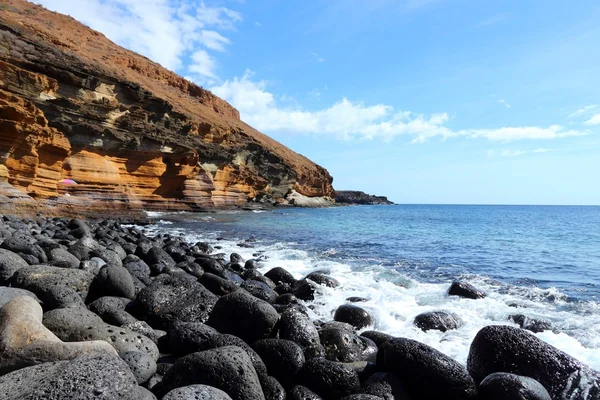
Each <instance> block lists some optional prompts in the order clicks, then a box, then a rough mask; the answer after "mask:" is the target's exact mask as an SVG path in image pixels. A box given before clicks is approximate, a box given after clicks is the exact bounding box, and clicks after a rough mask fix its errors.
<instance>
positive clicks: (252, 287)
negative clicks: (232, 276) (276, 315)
mask: <svg viewBox="0 0 600 400" xmlns="http://www.w3.org/2000/svg"><path fill="white" fill-rule="evenodd" d="M241 288H242V289H245V290H247V291H248V292H249V293H250V294H251V295H252V296H254V297H256V298H258V299H261V300H264V301H266V302H268V303H271V304H273V303H275V300H276V299H277V292H275V291H274V290H272V289H271V288H270V287H269V285H267V284H266V283H263V282H259V281H255V280H247V281H244V282H243V283H242V285H241Z"/></svg>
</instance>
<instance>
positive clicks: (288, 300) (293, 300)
mask: <svg viewBox="0 0 600 400" xmlns="http://www.w3.org/2000/svg"><path fill="white" fill-rule="evenodd" d="M275 303H276V304H282V305H285V304H299V303H300V301H299V300H298V298H297V297H296V296H294V295H293V294H291V293H285V294H281V295H279V296H277V298H276V299H275Z"/></svg>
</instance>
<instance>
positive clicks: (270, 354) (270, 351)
mask: <svg viewBox="0 0 600 400" xmlns="http://www.w3.org/2000/svg"><path fill="white" fill-rule="evenodd" d="M252 348H253V349H254V350H255V351H256V352H257V353H258V355H259V356H260V358H261V359H262V361H263V362H264V363H265V365H266V367H267V372H268V373H269V375H272V376H274V377H275V378H276V379H277V380H278V381H279V382H280V383H281V384H282V385H283V387H285V388H291V387H292V386H293V385H294V383H295V382H296V375H297V374H298V372H299V371H300V370H301V369H302V367H303V366H304V363H305V358H304V351H303V350H302V348H301V347H300V346H298V345H297V344H296V343H295V342H292V341H291V340H285V339H262V340H258V341H256V342H254V343H253V344H252Z"/></svg>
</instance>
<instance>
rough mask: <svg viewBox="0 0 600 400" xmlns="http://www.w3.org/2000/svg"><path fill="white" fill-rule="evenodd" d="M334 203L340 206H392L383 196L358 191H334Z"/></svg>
mask: <svg viewBox="0 0 600 400" xmlns="http://www.w3.org/2000/svg"><path fill="white" fill-rule="evenodd" d="M334 196H335V202H336V203H337V204H340V205H349V204H361V205H366V204H371V205H376V204H394V203H392V202H391V201H389V200H388V198H387V197H385V196H374V195H372V194H366V193H365V192H360V191H358V190H336V191H335V193H334Z"/></svg>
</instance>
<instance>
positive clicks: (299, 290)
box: [291, 279, 318, 301]
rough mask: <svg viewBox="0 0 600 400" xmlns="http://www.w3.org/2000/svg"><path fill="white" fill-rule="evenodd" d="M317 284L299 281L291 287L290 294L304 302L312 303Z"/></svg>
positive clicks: (304, 280)
mask: <svg viewBox="0 0 600 400" xmlns="http://www.w3.org/2000/svg"><path fill="white" fill-rule="evenodd" d="M317 286H318V285H317V284H316V283H314V282H313V281H309V280H307V279H301V280H299V281H296V282H295V283H294V285H293V286H292V291H291V293H292V294H293V295H294V296H296V297H297V298H299V299H300V300H304V301H312V300H314V299H315V292H316V290H317Z"/></svg>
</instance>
